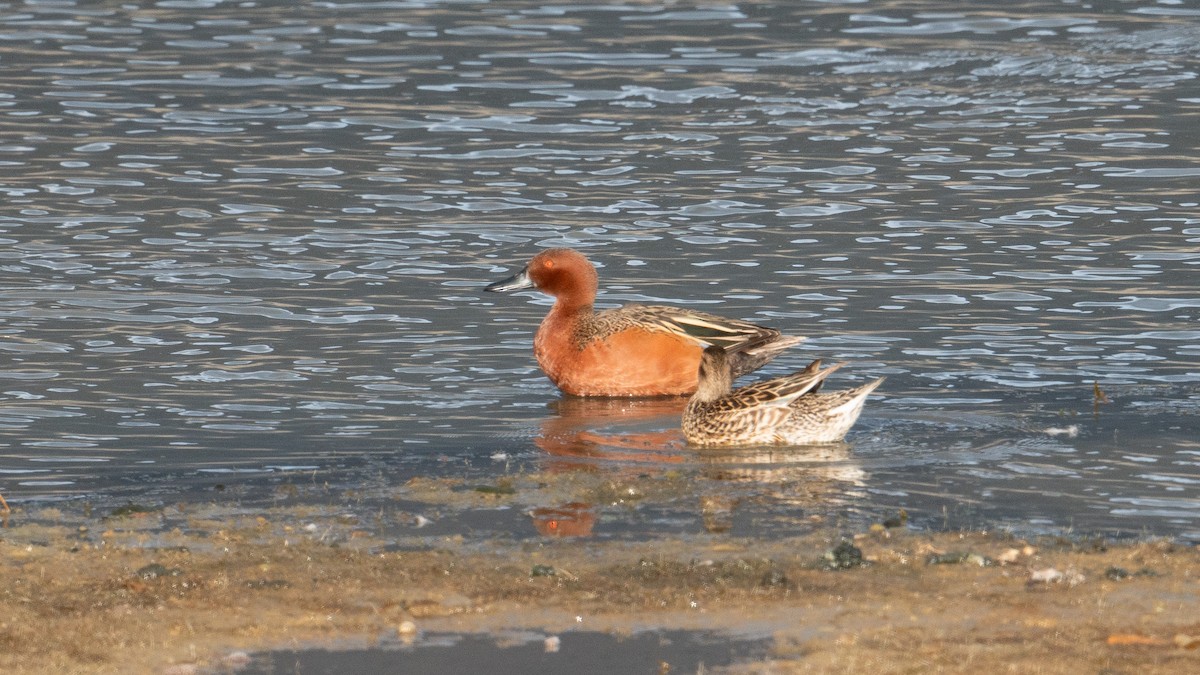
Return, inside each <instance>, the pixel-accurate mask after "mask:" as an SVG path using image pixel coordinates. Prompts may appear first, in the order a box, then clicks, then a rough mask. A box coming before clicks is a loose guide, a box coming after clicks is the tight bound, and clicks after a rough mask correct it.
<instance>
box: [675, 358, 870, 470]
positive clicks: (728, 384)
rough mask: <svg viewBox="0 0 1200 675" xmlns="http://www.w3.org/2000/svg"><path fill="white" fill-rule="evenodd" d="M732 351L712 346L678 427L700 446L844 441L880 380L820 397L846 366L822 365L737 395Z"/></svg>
mask: <svg viewBox="0 0 1200 675" xmlns="http://www.w3.org/2000/svg"><path fill="white" fill-rule="evenodd" d="M735 360H736V359H735V358H731V355H730V354H729V353H728V351H727V350H726V349H724V348H722V347H718V346H711V347H707V348H705V349H704V351H703V352H702V354H701V359H700V368H699V371H698V373H697V375H698V386H697V389H696V393H695V394H693V395H692V397H691V399H689V400H688V404H687V406H686V407H685V408H684V411H683V418H682V420H681V422H680V426H681V427H682V430H683V435H684V437H685V438H686V439H687V441H688V443H689V444H691V445H696V446H712V447H717V446H735V445H815V444H821V443H836V442H838V441H841V440H842V439H843V438H844V437H845V436H846V432H848V431H849V430H850V427H852V426H854V423H855V422H856V421H857V420H858V416H859V415H860V414H861V413H862V409H863V404H864V403H865V402H866V399H867V396H868V395H870V394H871V392H873V391H875V390H876V389H877V388H878V387H879V385H881V384H883V380H884V378H882V377H881V378H879V379H877V380H875V381H873V382H869V383H867V384H864V385H862V386H860V387H856V388H854V389H847V390H844V391H838V392H833V393H819V390H820V389H821V385H822V384H823V383H824V382H825V379H826V378H828V377H829V376H830V375H831V374H833V373H834V372H836V371H837V370H838V369H840V368H841V367H842V366H843V365H844V364H840V363H839V364H835V365H833V366H830V367H828V368H824V369H822V368H821V361H820V359H818V360H816V361H813V362H812V363H810V364H808V366H807V367H805V368H804V369H803V370H800V371H797V372H795V373H793V374H791V375H786V376H784V377H779V378H775V379H772V380H766V381H763V382H756V383H754V384H751V385H747V386H745V387H741V388H740V389H736V390H735V389H733V381H734V379H735V375H734V372H733V368H732V363H733V362H734V361H735Z"/></svg>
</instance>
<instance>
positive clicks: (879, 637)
mask: <svg viewBox="0 0 1200 675" xmlns="http://www.w3.org/2000/svg"><path fill="white" fill-rule="evenodd" d="M171 508H178V509H184V508H185V507H182V506H181V507H171ZM186 510H187V511H188V512H187V513H186V514H178V513H177V514H173V515H174V516H175V520H173V521H172V522H177V520H178V518H180V517H182V518H183V519H184V520H185V522H186V523H187V526H186V527H177V526H176V527H172V528H170V529H163V523H164V522H166V521H167V518H166V515H167V514H165V513H164V512H163V511H153V510H150V511H143V510H141V509H129V510H127V511H124V512H109V513H106V514H103V515H99V514H95V515H93V517H92V518H91V519H90V520H86V519H85V520H82V521H80V520H78V519H71V518H67V517H65V516H64V515H63V514H60V513H58V512H56V511H55V510H53V509H43V510H41V511H35V512H26V511H24V510H22V509H20V508H17V509H14V512H13V513H12V514H11V516H10V522H9V525H8V527H6V528H4V529H0V570H2V572H0V574H2V578H3V583H2V584H0V669H2V670H3V672H5V673H7V674H10V675H12V674H17V673H72V672H88V673H117V672H120V673H130V672H144V673H171V674H173V675H183V674H184V673H194V672H227V671H231V670H236V666H237V664H238V663H239V658H240V657H239V654H240V653H245V652H253V651H260V650H269V649H279V648H299V647H321V646H341V647H346V646H363V645H372V644H380V643H381V641H382V642H383V643H386V642H389V641H391V642H394V641H396V640H397V639H401V640H403V639H419V636H420V634H421V633H422V632H432V631H461V632H489V631H495V630H498V629H511V628H518V627H520V628H529V629H534V630H539V631H545V632H547V633H548V634H555V633H561V632H567V631H574V630H590V631H611V632H614V633H618V634H623V633H629V632H631V631H636V630H645V629H665V630H670V629H686V630H718V631H719V630H727V629H728V630H738V631H745V630H747V629H748V627H752V630H753V631H756V632H758V633H760V634H762V635H763V636H765V637H768V638H770V639H771V641H772V643H771V645H772V646H771V648H770V655H769V656H768V657H767V658H765V659H760V660H758V661H756V662H753V663H745V664H741V665H738V666H735V667H734V668H733V671H734V672H767V671H768V670H769V672H773V673H779V672H806V673H810V672H817V673H820V672H856V671H862V670H867V669H869V670H871V671H873V672H886V673H906V672H911V673H918V672H920V673H927V672H939V671H945V672H963V671H964V670H977V671H979V672H1001V671H1004V672H1040V673H1080V672H1105V673H1122V672H1127V673H1157V672H1161V673H1179V672H1191V671H1195V670H1197V669H1200V649H1197V647H1200V554H1198V552H1197V550H1196V548H1195V547H1191V546H1186V545H1179V544H1172V543H1170V542H1165V541H1138V542H1122V543H1114V542H1106V541H1103V540H1098V539H1066V538H1039V539H1032V540H1025V539H1018V538H1014V537H1012V536H1008V535H1003V534H991V533H985V532H954V533H921V532H913V531H910V530H908V529H907V528H906V527H904V526H903V525H900V526H896V523H892V524H891V525H893V526H892V527H884V526H882V525H875V526H873V527H869V528H865V529H864V530H863V531H861V532H857V533H853V532H851V533H847V532H834V531H829V532H816V533H814V534H812V535H811V536H804V537H791V538H782V539H777V540H771V541H761V540H749V539H738V538H732V537H723V536H685V537H674V538H672V537H667V538H662V539H659V540H656V541H650V542H603V541H597V540H594V539H589V538H586V537H584V538H580V537H547V538H543V539H538V540H527V541H508V542H502V541H486V542H472V541H469V540H468V539H466V538H464V537H462V536H450V537H445V538H442V539H440V540H438V541H437V542H433V545H430V546H426V547H424V548H423V549H422V550H398V549H396V548H395V547H394V546H393V545H391V543H390V542H389V541H386V540H383V539H380V538H379V537H378V536H377V533H375V532H372V530H371V528H370V527H369V525H364V524H363V523H362V522H351V521H347V522H343V523H337V522H334V523H332V524H330V525H329V526H325V525H323V526H321V527H320V528H314V527H313V526H312V524H311V522H309V519H308V516H309V515H310V514H308V513H306V512H304V510H303V509H291V508H287V509H283V508H281V509H275V510H263V511H262V512H261V513H258V514H257V515H253V516H251V515H243V516H240V517H237V518H230V517H228V516H227V515H226V514H221V513H218V512H215V511H206V509H205V508H204V507H198V506H190V507H186Z"/></svg>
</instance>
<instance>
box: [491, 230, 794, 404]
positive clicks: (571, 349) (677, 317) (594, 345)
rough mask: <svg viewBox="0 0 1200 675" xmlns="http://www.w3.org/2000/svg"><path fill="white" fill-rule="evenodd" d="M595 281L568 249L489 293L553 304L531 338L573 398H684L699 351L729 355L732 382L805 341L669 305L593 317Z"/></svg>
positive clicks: (537, 258)
mask: <svg viewBox="0 0 1200 675" xmlns="http://www.w3.org/2000/svg"><path fill="white" fill-rule="evenodd" d="M598 287H599V276H598V275H597V273H596V267H595V265H593V264H592V262H591V261H590V260H588V258H587V257H586V256H585V255H583V254H582V253H580V252H579V251H576V250H574V249H570V248H551V249H546V250H544V251H541V252H539V253H537V254H536V255H534V256H533V258H532V259H530V260H529V263H528V264H527V265H525V267H524V268H523V269H521V271H519V272H517V273H516V274H514V275H512V276H510V277H508V278H506V279H502V280H500V281H497V282H495V283H492V284H489V285H488V286H486V287H485V288H484V290H485V291H490V292H511V291H516V290H521V289H527V288H534V289H537V290H539V291H541V292H543V293H546V294H548V295H551V296H553V297H554V305H553V306H552V307H551V308H550V311H549V313H547V314H546V317H545V319H543V320H542V323H541V325H540V326H539V327H538V329H537V333H536V334H535V335H534V338H533V353H534V356H535V357H536V359H537V362H538V365H539V366H540V367H541V369H542V372H544V373H545V374H546V376H547V377H548V378H549V379H550V381H551V382H552V383H554V386H556V387H558V389H559V390H560V391H562V392H563V393H565V394H568V395H572V396H603V397H649V396H686V395H689V394H692V393H693V392H695V391H696V387H697V386H698V383H699V375H698V373H699V365H700V355H701V352H703V350H704V349H705V348H706V347H710V346H720V347H725V348H730V349H731V350H732V351H731V354H733V355H734V356H733V357H732V358H731V359H730V367H731V369H732V370H733V372H734V373H735V375H742V374H745V373H749V372H752V371H754V370H756V369H758V368H761V367H762V366H763V365H765V364H766V363H768V362H770V361H771V360H772V359H773V358H775V356H777V355H778V354H779V353H780V352H781V351H783V350H784V349H786V348H788V347H790V346H792V345H794V344H797V343H799V342H800V341H802V340H803V339H804V338H803V337H798V336H786V335H783V334H782V333H781V332H780V331H778V330H776V329H774V328H768V327H766V326H760V325H757V324H754V323H750V322H748V321H741V320H738V319H728V318H725V317H721V316H717V315H715V314H709V313H707V312H698V311H695V310H692V309H683V308H679V307H670V306H666V305H643V304H628V305H624V306H622V307H618V308H614V309H606V310H603V311H599V312H597V311H596V310H595V308H594V304H595V302H596V291H597V289H598Z"/></svg>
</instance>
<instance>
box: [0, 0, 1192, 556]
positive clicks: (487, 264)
mask: <svg viewBox="0 0 1200 675" xmlns="http://www.w3.org/2000/svg"><path fill="white" fill-rule="evenodd" d="M1198 70H1200V10H1196V9H1192V8H1189V6H1188V5H1187V4H1186V3H1176V2H1168V1H1164V2H1159V3H1153V2H1139V3H1132V2H1106V1H1102V2H1092V3H1078V2H1015V3H1014V2H1006V3H999V2H974V3H955V2H940V3H939V2H929V3H918V4H912V3H900V2H874V3H866V2H850V1H847V2H816V1H814V2H794V3H779V4H772V3H761V2H741V3H738V4H720V5H716V4H713V5H710V4H665V3H664V4H659V3H645V2H628V3H623V4H594V5H589V4H575V3H562V4H543V3H540V2H482V1H480V2H465V1H464V2H432V1H429V2H426V1H423V0H413V1H401V0H397V1H388V0H383V1H380V2H301V3H296V2H254V1H250V2H238V3H228V2H217V1H215V0H213V1H187V0H164V1H162V2H157V3H153V2H135V3H121V4H117V3H72V2H62V3H29V4H8V5H5V6H4V7H3V8H2V11H0V73H2V77H0V82H2V83H3V84H2V85H0V193H2V194H3V209H2V210H0V256H3V260H0V358H2V359H3V360H2V361H0V494H3V495H4V496H6V497H7V498H8V500H9V501H10V502H14V503H18V504H21V503H24V504H27V505H36V504H38V503H45V502H57V501H62V500H67V501H66V503H68V504H71V503H80V502H81V501H89V502H90V501H97V500H98V501H104V500H106V499H107V500H125V499H132V500H136V501H150V502H153V501H167V500H171V499H175V498H179V495H180V494H183V493H187V492H189V491H190V490H196V491H198V492H199V493H200V494H207V490H208V489H209V488H210V487H212V486H213V485H215V484H217V483H219V484H220V485H221V486H225V487H229V486H237V485H270V484H272V483H273V482H280V481H289V480H294V481H301V480H304V481H311V482H313V483H316V482H320V483H323V484H325V485H334V486H343V487H354V486H373V488H374V489H375V490H376V492H375V493H374V494H377V495H383V496H384V498H385V501H386V499H389V498H390V497H391V495H392V493H390V492H389V490H390V489H392V488H394V487H397V486H401V485H403V484H405V483H406V482H407V481H408V480H409V479H411V478H413V477H420V476H428V477H435V478H437V477H467V478H469V479H470V480H473V481H482V482H488V481H494V480H496V479H497V478H499V477H502V476H504V475H508V474H514V473H521V472H542V471H546V472H559V471H561V472H564V473H567V474H569V473H570V472H576V471H585V472H593V473H599V474H601V475H607V474H612V475H614V476H616V475H628V474H629V473H633V474H635V475H636V474H639V473H644V474H646V475H662V474H665V473H671V475H672V476H676V475H678V476H682V477H683V479H684V480H686V481H690V483H689V485H690V488H689V489H687V490H683V491H682V493H683V496H679V495H675V496H671V497H663V498H661V499H657V500H656V499H653V498H649V499H645V500H643V501H641V502H639V503H638V504H637V505H636V506H635V507H634V508H632V509H631V508H629V507H628V506H621V507H617V508H609V507H607V506H606V505H604V504H598V505H596V508H597V510H598V517H597V521H596V523H595V527H594V532H593V534H594V535H595V536H608V537H615V536H655V534H656V533H660V532H674V533H678V532H683V533H688V532H703V531H704V529H705V527H704V516H703V514H702V513H701V512H700V509H698V508H697V506H696V500H695V499H694V498H692V497H691V496H690V495H709V496H712V495H718V496H719V495H727V496H729V497H730V499H731V500H732V501H731V502H730V503H731V504H734V503H736V505H737V506H736V508H733V507H731V508H733V511H732V513H731V514H729V515H728V517H729V519H730V520H729V522H728V523H727V524H726V525H725V526H722V527H720V528H716V529H728V530H729V531H731V532H732V533H734V534H741V535H750V536H771V535H772V534H773V533H787V532H790V531H795V530H796V529H802V528H804V527H807V526H808V525H807V524H808V523H809V522H810V521H809V520H808V516H810V515H814V514H815V515H819V516H821V517H822V518H824V519H825V520H824V522H830V520H829V519H835V520H845V521H847V522H866V521H870V520H876V519H878V518H880V517H883V516H884V515H886V514H889V513H894V512H895V511H896V510H897V509H899V508H904V509H906V510H907V511H908V512H909V513H910V515H911V516H912V518H913V520H912V522H913V523H914V524H915V525H917V526H922V527H942V526H949V527H954V526H978V527H1004V528H1012V529H1015V530H1018V531H1077V532H1079V531H1082V532H1107V533H1126V534H1150V535H1165V536H1172V537H1179V538H1183V539H1187V540H1197V539H1200V470H1198V468H1200V434H1198V433H1197V432H1198V431H1200V423H1198V422H1197V413H1198V412H1200V391H1198V389H1197V382H1200V365H1198V364H1197V361H1198V359H1200V325H1198V323H1197V318H1198V316H1200V284H1198V283H1197V279H1200V275H1197V272H1198V271H1200V209H1198V201H1197V200H1198V195H1197V185H1200V182H1198V181H1200V164H1198V163H1197V160H1196V148H1197V146H1198V145H1200V88H1198V86H1197V82H1196V79H1197V72H1198ZM545 246H573V247H578V248H581V249H585V250H586V251H587V253H588V254H589V255H590V256H592V257H593V258H594V259H595V260H596V261H597V263H598V264H599V265H601V267H602V269H601V276H602V282H601V286H602V296H601V298H600V301H599V302H600V304H602V305H605V306H611V305H615V304H619V303H623V302H627V301H654V302H663V303H672V304H680V305H688V306H693V307H698V308H701V309H704V310H708V311H713V312H717V313H721V314H725V315H730V316H736V317H741V318H747V319H751V320H755V321H759V322H762V323H766V324H770V325H774V326H777V327H779V328H780V329H782V330H783V331H785V332H787V333H792V334H802V335H807V336H809V338H810V339H809V340H808V341H807V342H805V343H803V345H802V346H801V347H800V348H798V349H796V350H794V351H793V352H792V353H789V354H786V355H784V356H783V357H782V358H780V359H779V360H778V361H776V362H775V363H774V364H772V366H771V367H770V368H768V369H767V370H766V371H765V374H767V375H777V374H781V373H784V372H787V371H789V370H792V369H796V368H799V367H802V366H803V365H804V364H806V363H807V362H808V361H809V360H810V359H812V358H815V357H821V358H825V359H828V360H831V361H836V360H844V361H847V362H848V365H847V366H846V367H844V368H843V369H842V371H841V373H840V374H839V376H838V382H837V384H839V385H849V384H850V383H853V382H862V381H865V380H866V379H868V378H874V377H878V376H881V375H886V376H887V378H888V379H887V383H886V384H885V385H884V387H883V388H882V389H881V390H880V391H879V394H880V395H879V396H876V397H874V398H872V399H871V401H870V402H869V404H868V406H867V409H866V412H865V413H864V415H863V417H862V420H861V421H860V424H859V426H858V427H856V428H855V429H854V430H853V431H852V432H851V434H850V436H849V438H848V444H847V446H844V447H841V446H839V447H836V448H832V449H830V450H829V451H828V452H827V453H826V454H827V456H824V457H819V458H812V457H809V456H807V455H803V454H797V453H795V452H788V451H776V452H771V453H757V454H755V453H724V454H713V453H696V452H692V451H689V450H687V449H686V448H685V447H684V446H683V445H682V443H680V441H679V440H678V438H677V437H674V436H672V433H673V429H674V427H675V425H676V423H677V419H676V417H675V414H676V413H675V411H674V410H673V409H671V406H669V405H665V406H664V405H663V404H662V403H661V402H650V403H639V404H628V405H622V404H610V403H604V402H597V403H588V402H580V401H569V400H566V401H560V400H559V396H558V394H557V393H556V391H555V390H554V389H553V388H552V387H551V386H550V384H549V383H548V382H547V381H546V380H545V378H544V377H543V376H542V375H541V374H540V372H539V371H538V370H537V368H536V364H535V362H534V360H533V356H532V352H531V347H530V340H531V336H532V333H533V331H534V329H535V328H536V325H537V322H538V321H539V320H540V318H541V316H542V315H543V314H544V312H545V310H546V308H547V305H548V300H547V298H545V297H544V296H540V295H538V294H536V293H528V294H524V295H518V296H516V297H504V296H493V295H491V294H488V295H484V294H483V293H482V292H481V288H482V286H483V285H485V284H486V283H487V282H489V281H492V280H495V279H497V278H499V277H501V276H505V275H507V274H509V273H511V272H512V271H513V270H514V269H515V268H516V267H517V266H519V265H521V264H522V263H523V261H524V260H525V259H526V258H527V257H528V256H530V255H532V254H533V253H534V252H535V251H537V250H538V249H539V248H540V247H545ZM1097 388H1098V390H1097ZM1097 391H1099V392H1101V393H1103V394H1104V395H1105V396H1106V397H1107V398H1108V399H1109V401H1108V402H1107V403H1096V402H1095V401H1096V398H1097V396H1096V394H1097ZM630 438H632V439H633V440H632V441H630ZM551 475H552V474H551ZM256 481H257V482H256ZM813 485H818V486H820V487H815V488H814V487H811V486H813ZM814 494H815V495H817V497H818V498H816V499H799V498H798V497H797V495H804V496H808V497H812V496H813V495H814ZM399 496H400V497H403V494H401V495H399ZM545 506H557V504H547V505H545ZM347 508H353V507H352V506H348V507H347ZM709 515H711V514H709ZM459 517H460V516H457V515H447V516H445V518H444V519H443V520H442V521H441V522H440V523H439V524H438V525H435V530H436V528H437V527H439V526H440V527H441V531H443V532H453V531H456V530H458V531H465V530H470V531H471V532H473V533H475V534H477V535H484V536H493V535H499V536H510V533H511V536H517V537H526V536H537V533H536V532H535V530H534V527H533V526H532V525H531V524H530V519H529V517H528V516H527V515H526V514H524V513H522V512H520V509H508V510H507V511H505V510H504V509H500V510H490V511H489V510H486V509H483V510H480V511H479V512H478V513H476V514H473V515H471V516H469V517H468V516H462V518H463V522H468V521H469V522H470V523H471V524H470V526H466V525H457V524H456V523H458V522H459V521H458V520H456V519H457V518H459ZM710 529H713V528H711V527H710Z"/></svg>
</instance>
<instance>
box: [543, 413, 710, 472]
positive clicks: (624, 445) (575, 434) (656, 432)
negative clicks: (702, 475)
mask: <svg viewBox="0 0 1200 675" xmlns="http://www.w3.org/2000/svg"><path fill="white" fill-rule="evenodd" d="M685 405H687V399H685V398H682V397H673V398H649V399H595V398H577V397H564V398H560V399H558V400H557V401H555V402H553V403H552V404H551V408H553V409H554V411H555V412H556V413H557V414H554V415H547V416H546V418H545V419H544V420H543V421H542V427H541V432H540V433H539V434H538V436H537V437H536V438H535V439H534V441H533V442H534V443H535V444H536V445H537V446H538V447H539V448H541V449H542V450H545V451H546V452H547V453H548V454H550V455H553V456H555V457H562V458H567V459H569V458H580V459H583V458H587V459H605V460H612V461H616V462H638V463H667V464H677V463H680V462H685V461H690V460H692V459H694V456H693V455H692V454H691V453H690V451H688V450H687V444H686V443H685V442H684V440H683V434H682V433H680V431H679V418H680V415H682V414H683V407H684V406H685ZM558 468H561V469H568V468H569V469H571V470H578V469H580V468H581V467H580V463H579V462H570V461H566V462H563V463H562V464H561V465H559V467H558Z"/></svg>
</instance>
